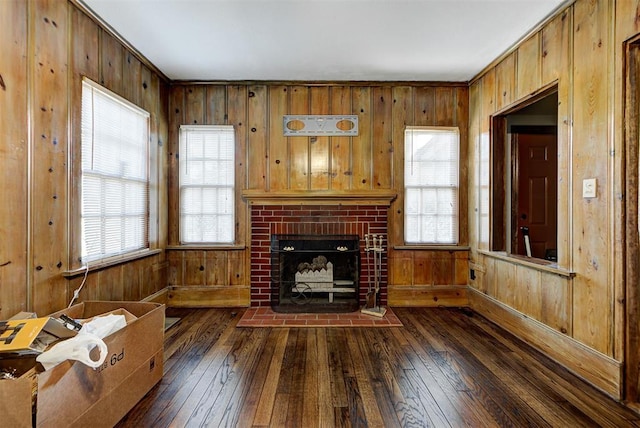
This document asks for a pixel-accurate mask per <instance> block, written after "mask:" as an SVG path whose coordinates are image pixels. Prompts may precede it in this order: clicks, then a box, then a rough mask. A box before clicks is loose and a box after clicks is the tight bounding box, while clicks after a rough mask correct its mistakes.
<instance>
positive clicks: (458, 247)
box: [393, 245, 471, 251]
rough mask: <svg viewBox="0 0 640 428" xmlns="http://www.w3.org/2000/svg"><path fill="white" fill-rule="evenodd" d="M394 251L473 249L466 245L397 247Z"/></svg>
mask: <svg viewBox="0 0 640 428" xmlns="http://www.w3.org/2000/svg"><path fill="white" fill-rule="evenodd" d="M393 249H394V250H398V251H405V250H408V251H415V250H423V251H469V250H470V249H471V248H470V247H468V246H465V245H395V246H394V247H393Z"/></svg>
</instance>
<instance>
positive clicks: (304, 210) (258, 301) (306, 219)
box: [251, 205, 389, 306]
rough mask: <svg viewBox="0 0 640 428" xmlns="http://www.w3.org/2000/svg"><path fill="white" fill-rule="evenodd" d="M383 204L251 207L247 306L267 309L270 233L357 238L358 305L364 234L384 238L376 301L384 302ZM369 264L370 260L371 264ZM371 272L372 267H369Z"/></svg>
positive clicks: (363, 290)
mask: <svg viewBox="0 0 640 428" xmlns="http://www.w3.org/2000/svg"><path fill="white" fill-rule="evenodd" d="M388 209H389V207H388V206H383V205H252V207H251V306H269V305H270V295H271V276H270V275H271V259H270V254H269V246H270V244H271V235H272V234H291V235H294V234H295V235H312V234H317V235H359V236H360V251H361V259H360V264H361V267H360V302H361V303H363V302H364V297H365V295H366V293H367V285H368V281H369V279H368V277H367V270H368V269H367V267H368V266H367V255H366V253H365V251H364V241H363V239H364V235H365V234H367V233H368V234H376V235H384V242H383V247H384V248H385V252H384V253H383V257H382V281H381V284H380V299H381V303H382V304H386V301H387V255H388V254H387V250H388V245H387V214H388ZM371 264H372V265H373V261H372V262H371ZM371 270H372V271H373V267H371Z"/></svg>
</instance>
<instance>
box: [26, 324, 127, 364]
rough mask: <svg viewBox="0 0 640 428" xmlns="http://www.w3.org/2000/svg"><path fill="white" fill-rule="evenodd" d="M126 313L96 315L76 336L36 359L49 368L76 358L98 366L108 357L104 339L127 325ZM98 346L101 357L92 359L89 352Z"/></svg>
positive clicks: (56, 345) (84, 362)
mask: <svg viewBox="0 0 640 428" xmlns="http://www.w3.org/2000/svg"><path fill="white" fill-rule="evenodd" d="M126 325H127V320H126V319H125V317H124V315H115V314H109V315H104V316H101V317H96V318H94V319H92V320H91V321H89V322H86V323H84V324H83V325H82V328H81V329H80V331H79V332H78V334H77V335H76V336H75V337H72V338H71V339H67V340H64V341H62V342H59V343H57V344H55V345H54V346H53V347H51V349H49V350H48V351H45V352H43V353H42V354H40V355H38V357H37V358H36V361H38V362H39V363H41V364H42V366H43V367H44V369H45V370H49V369H51V368H53V367H55V366H57V365H58V364H60V363H61V362H63V361H65V360H76V361H80V362H81V363H83V364H85V365H87V366H89V367H91V368H94V369H95V368H98V367H100V365H101V364H102V363H103V362H104V360H105V359H106V358H107V352H108V351H107V345H106V344H105V343H104V341H103V340H102V339H103V338H105V337H107V336H108V335H110V334H112V333H115V332H116V331H118V330H120V329H121V328H123V327H126ZM96 346H97V347H98V349H99V350H100V357H99V358H98V359H97V360H92V359H91V357H90V355H89V353H90V352H91V351H92V350H93V348H95V347H96Z"/></svg>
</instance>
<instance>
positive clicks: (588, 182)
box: [582, 178, 596, 198]
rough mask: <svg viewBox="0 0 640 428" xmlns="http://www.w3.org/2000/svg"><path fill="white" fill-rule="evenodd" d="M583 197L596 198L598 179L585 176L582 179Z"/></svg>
mask: <svg viewBox="0 0 640 428" xmlns="http://www.w3.org/2000/svg"><path fill="white" fill-rule="evenodd" d="M582 197H583V198H595V197H596V179H595V178H585V179H584V180H582Z"/></svg>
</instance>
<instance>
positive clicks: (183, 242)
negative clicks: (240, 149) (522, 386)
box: [177, 125, 238, 247]
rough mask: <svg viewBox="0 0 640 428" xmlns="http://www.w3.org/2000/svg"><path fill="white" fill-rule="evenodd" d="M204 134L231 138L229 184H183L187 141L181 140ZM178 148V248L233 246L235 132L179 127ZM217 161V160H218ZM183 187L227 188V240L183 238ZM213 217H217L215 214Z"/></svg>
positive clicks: (224, 127) (221, 128)
mask: <svg viewBox="0 0 640 428" xmlns="http://www.w3.org/2000/svg"><path fill="white" fill-rule="evenodd" d="M193 131H196V132H204V131H224V132H226V133H228V134H229V135H228V136H230V138H231V147H230V151H231V156H232V158H231V159H230V161H229V160H227V161H229V162H230V165H231V168H230V169H231V172H230V173H229V177H230V178H231V180H230V182H229V183H224V184H205V183H200V184H192V183H191V184H183V168H184V166H185V162H187V159H186V156H185V153H186V151H185V147H184V144H187V143H188V142H187V141H184V140H183V138H184V136H185V135H186V134H187V133H188V132H193ZM178 146H179V153H180V154H181V156H179V162H178V180H177V181H178V186H177V187H178V204H177V205H178V207H177V214H178V215H177V220H178V221H177V223H178V243H179V245H180V246H192V247H193V246H203V247H209V246H210V247H221V246H233V245H235V243H236V241H237V239H238V237H237V230H236V222H237V215H238V213H237V207H236V199H237V196H236V186H237V183H236V178H235V168H236V165H235V162H236V150H235V148H236V130H235V127H234V126H233V125H180V128H179V132H178ZM209 161H214V159H212V158H210V159H209ZM218 161H219V159H218ZM183 187H185V188H186V187H189V188H192V189H195V188H201V189H205V188H207V189H209V190H211V189H214V188H215V189H220V188H227V189H228V194H230V195H231V197H230V199H229V203H228V205H226V208H227V209H228V210H229V212H230V213H229V214H228V215H230V217H231V222H230V227H229V230H230V231H231V235H230V237H229V239H228V240H187V239H186V238H185V236H184V229H185V226H184V224H183V220H184V219H183V208H182V203H183ZM200 215H202V211H200ZM215 215H219V212H217V213H216V214H215Z"/></svg>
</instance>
